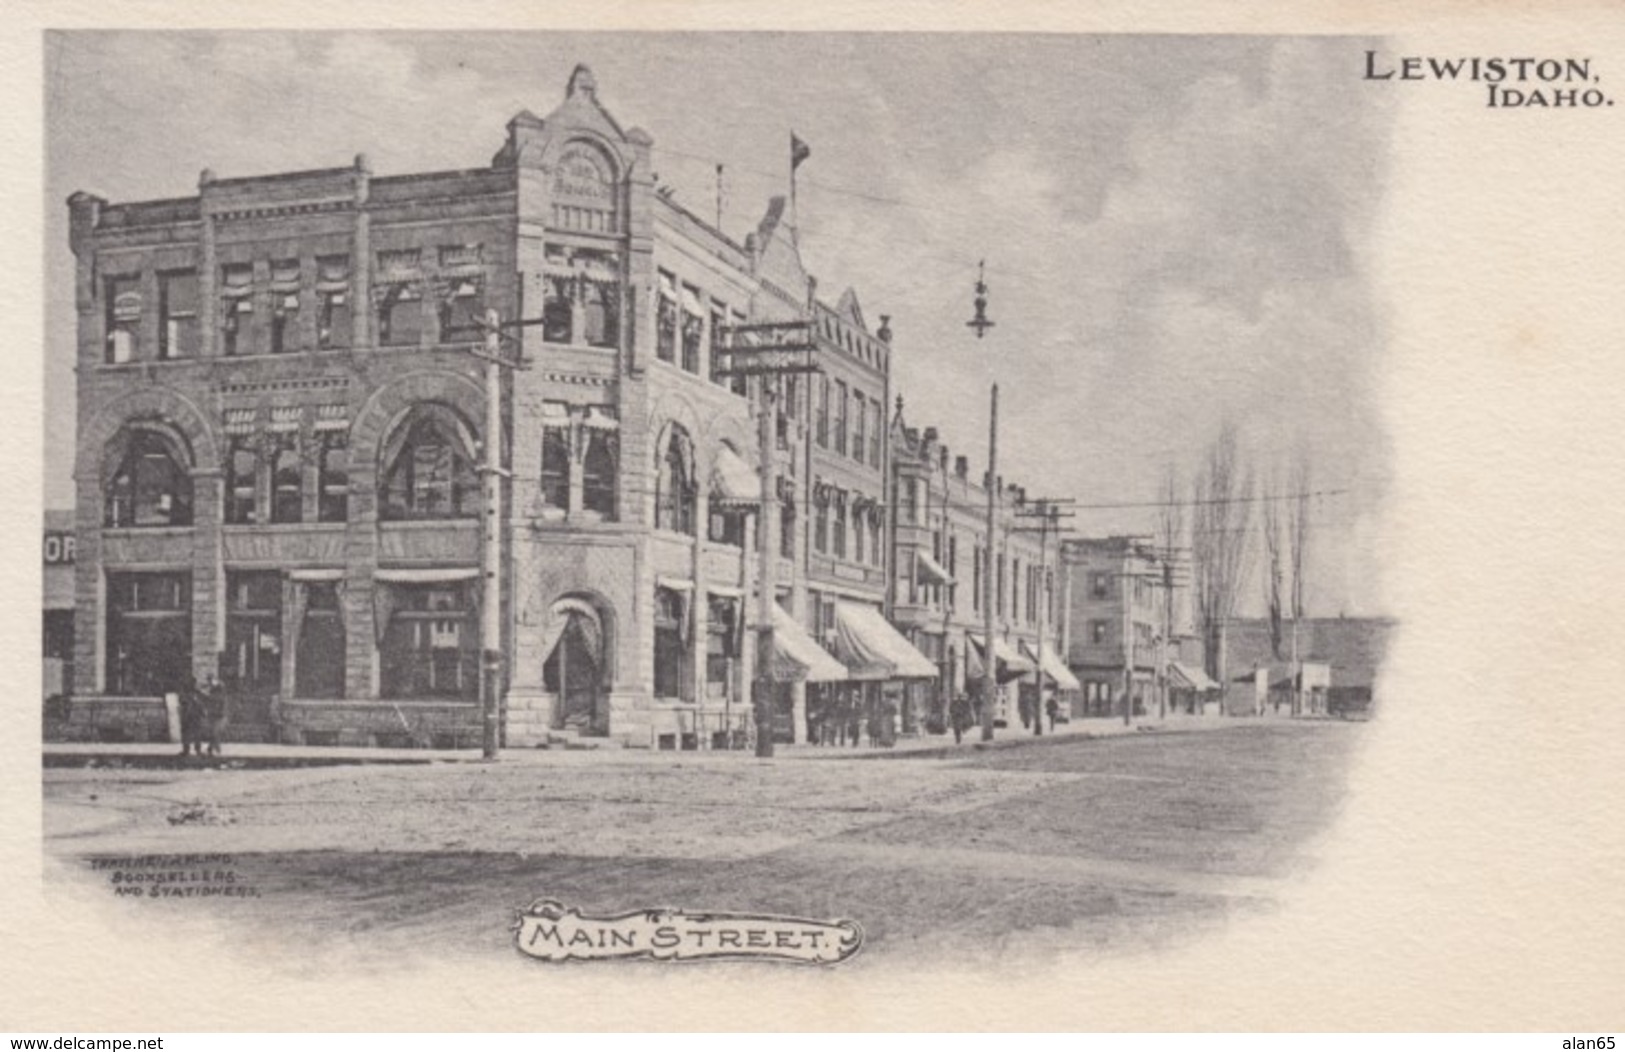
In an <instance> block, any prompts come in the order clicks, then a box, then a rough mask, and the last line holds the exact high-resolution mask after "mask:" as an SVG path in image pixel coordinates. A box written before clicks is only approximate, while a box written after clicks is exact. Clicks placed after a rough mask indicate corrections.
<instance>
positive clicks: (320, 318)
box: [316, 256, 350, 350]
mask: <svg viewBox="0 0 1625 1052" xmlns="http://www.w3.org/2000/svg"><path fill="white" fill-rule="evenodd" d="M316 346H318V347H320V348H322V349H323V350H326V349H327V348H329V347H348V346H350V257H349V256H320V257H318V258H317V260H316Z"/></svg>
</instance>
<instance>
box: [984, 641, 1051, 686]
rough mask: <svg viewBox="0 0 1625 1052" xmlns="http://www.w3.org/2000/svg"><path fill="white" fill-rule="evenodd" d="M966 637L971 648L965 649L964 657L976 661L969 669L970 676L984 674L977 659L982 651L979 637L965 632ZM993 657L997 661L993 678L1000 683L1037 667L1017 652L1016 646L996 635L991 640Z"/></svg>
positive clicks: (1026, 673)
mask: <svg viewBox="0 0 1625 1052" xmlns="http://www.w3.org/2000/svg"><path fill="white" fill-rule="evenodd" d="M966 638H967V639H969V640H970V642H971V649H970V650H968V651H966V657H967V658H968V659H969V660H970V661H974V662H976V667H975V668H974V669H972V670H971V676H972V678H976V677H978V676H982V675H985V674H986V673H984V672H982V671H981V662H980V661H979V660H978V659H979V658H980V657H981V655H982V654H983V652H984V648H983V647H982V641H981V639H979V638H978V637H977V636H975V635H973V634H971V633H966ZM993 657H994V658H995V659H997V661H998V663H999V664H998V671H997V673H995V678H996V679H998V681H999V682H1000V683H1008V682H1010V681H1011V680H1013V679H1020V678H1021V677H1022V676H1027V675H1031V674H1032V671H1033V669H1034V668H1036V667H1037V666H1036V665H1034V664H1033V663H1032V662H1031V661H1028V660H1027V659H1026V658H1024V657H1022V656H1021V655H1020V654H1018V653H1017V652H1016V648H1015V647H1013V646H1011V645H1010V644H1009V642H1008V641H1006V640H1003V639H999V638H997V637H995V638H994V640H993Z"/></svg>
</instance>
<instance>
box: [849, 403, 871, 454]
mask: <svg viewBox="0 0 1625 1052" xmlns="http://www.w3.org/2000/svg"><path fill="white" fill-rule="evenodd" d="M868 432H869V400H868V399H867V398H865V397H863V393H862V392H861V391H853V392H852V456H853V458H854V459H855V460H857V462H858V463H860V464H861V463H863V454H864V447H865V446H866V445H868V442H867V439H868Z"/></svg>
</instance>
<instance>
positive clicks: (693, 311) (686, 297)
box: [683, 285, 705, 376]
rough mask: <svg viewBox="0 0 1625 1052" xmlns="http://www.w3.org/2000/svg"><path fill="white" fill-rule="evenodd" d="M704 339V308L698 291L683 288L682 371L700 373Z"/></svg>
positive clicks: (690, 286) (687, 287) (686, 286)
mask: <svg viewBox="0 0 1625 1052" xmlns="http://www.w3.org/2000/svg"><path fill="white" fill-rule="evenodd" d="M704 338H705V308H704V307H703V306H701V304H700V290H699V289H697V288H695V287H694V286H693V285H684V286H683V369H684V371H686V372H691V373H694V374H695V375H696V376H697V375H699V372H700V347H701V341H703V340H704Z"/></svg>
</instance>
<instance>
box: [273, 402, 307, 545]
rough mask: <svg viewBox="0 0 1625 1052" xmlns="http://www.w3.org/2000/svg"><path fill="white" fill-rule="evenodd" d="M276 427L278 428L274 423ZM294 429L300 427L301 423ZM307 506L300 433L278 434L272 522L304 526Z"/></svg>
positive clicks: (280, 432) (274, 448)
mask: <svg viewBox="0 0 1625 1052" xmlns="http://www.w3.org/2000/svg"><path fill="white" fill-rule="evenodd" d="M294 412H295V413H297V412H298V410H294ZM272 426H273V427H275V426H276V424H275V422H274V421H273V424H272ZM294 426H295V427H297V426H298V422H297V419H295V421H294ZM304 505H305V487H304V466H303V462H302V461H301V459H300V455H299V432H298V431H296V430H289V431H277V432H276V433H275V437H274V439H273V442H272V454H271V521H272V522H301V521H303V520H304V517H305V506H304Z"/></svg>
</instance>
